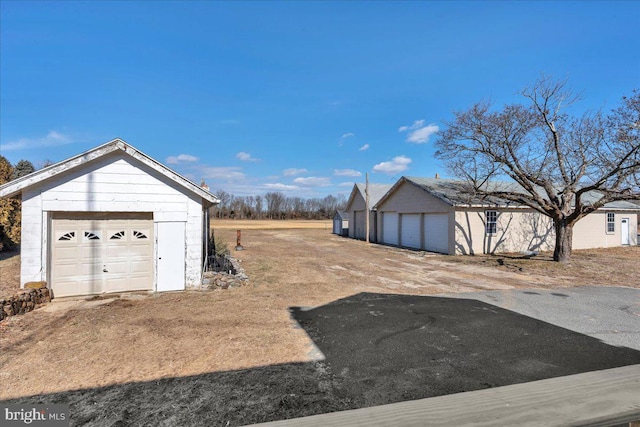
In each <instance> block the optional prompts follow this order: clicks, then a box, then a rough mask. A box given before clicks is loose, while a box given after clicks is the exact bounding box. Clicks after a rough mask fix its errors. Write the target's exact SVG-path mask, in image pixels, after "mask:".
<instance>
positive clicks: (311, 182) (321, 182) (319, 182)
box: [293, 176, 331, 187]
mask: <svg viewBox="0 0 640 427" xmlns="http://www.w3.org/2000/svg"><path fill="white" fill-rule="evenodd" d="M293 182H295V183H296V184H300V185H305V186H308V187H326V186H328V185H331V180H330V179H329V178H325V177H317V176H310V177H307V178H302V177H300V178H296V179H294V180H293Z"/></svg>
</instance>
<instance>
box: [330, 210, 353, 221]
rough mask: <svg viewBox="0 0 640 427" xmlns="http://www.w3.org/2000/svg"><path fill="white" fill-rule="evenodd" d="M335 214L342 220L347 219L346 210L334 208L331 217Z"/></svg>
mask: <svg viewBox="0 0 640 427" xmlns="http://www.w3.org/2000/svg"><path fill="white" fill-rule="evenodd" d="M336 216H339V217H340V218H342V219H343V220H348V219H349V214H348V213H347V212H345V211H343V210H342V209H337V210H336V213H335V214H334V215H333V217H334V218H335V217H336Z"/></svg>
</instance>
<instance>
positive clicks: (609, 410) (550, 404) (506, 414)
mask: <svg viewBox="0 0 640 427" xmlns="http://www.w3.org/2000/svg"><path fill="white" fill-rule="evenodd" d="M634 421H640V365H631V366H625V367H622V368H615V369H607V370H602V371H595V372H587V373H584V374H578V375H570V376H566V377H560V378H551V379H547V380H541V381H534V382H530V383H524V384H515V385H510V386H505V387H498V388H493V389H486V390H479V391H472V392H466V393H458V394H452V395H448V396H439V397H433V398H429V399H421V400H414V401H409V402H400V403H393V404H390V405H383V406H375V407H371V408H362V409H355V410H352V411H344V412H334V413H330V414H323V415H314V416H311V417H305V418H296V419H290V420H282V421H276V422H270V423H264V424H258V425H264V426H266V425H269V426H278V427H291V426H305V427H310V426H318V427H320V426H322V427H329V426H368V427H376V426H381V427H382V426H427V425H428V426H439V425H448V426H466V425H474V426H498V425H502V426H507V425H510V426H519V427H522V426H541V425H544V426H560V425H563V426H570V425H579V426H610V425H616V424H624V423H631V422H634Z"/></svg>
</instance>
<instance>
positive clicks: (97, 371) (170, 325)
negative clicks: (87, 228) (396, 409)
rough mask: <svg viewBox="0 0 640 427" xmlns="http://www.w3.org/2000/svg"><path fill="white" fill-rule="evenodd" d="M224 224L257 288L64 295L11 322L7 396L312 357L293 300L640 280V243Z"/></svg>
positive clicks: (2, 377)
mask: <svg viewBox="0 0 640 427" xmlns="http://www.w3.org/2000/svg"><path fill="white" fill-rule="evenodd" d="M213 224H214V228H215V230H216V233H217V234H218V236H221V237H222V238H223V239H225V240H226V241H228V242H229V243H230V245H229V246H230V248H233V246H234V245H235V235H236V232H235V230H236V229H241V230H243V234H242V235H243V240H242V243H243V245H244V248H245V250H243V251H238V252H235V251H232V252H233V255H234V256H236V257H237V258H238V259H240V260H241V262H242V265H243V266H244V268H245V270H246V272H247V274H248V275H249V277H250V283H249V285H248V286H246V287H243V288H238V289H229V290H224V291H223V290H217V291H206V292H205V291H187V292H176V293H164V294H155V295H128V296H127V295H123V296H121V297H117V298H113V297H107V298H100V299H95V298H94V299H88V300H87V299H82V298H80V299H75V300H73V299H72V300H66V301H65V300H57V301H54V302H53V303H51V304H49V305H47V306H45V307H43V308H40V309H38V310H36V311H34V312H32V313H29V314H27V315H24V316H15V317H12V318H10V319H8V320H6V321H3V322H0V367H1V370H0V384H2V387H0V399H8V398H15V397H19V396H29V395H34V394H39V393H52V392H60V391H65V390H73V389H79V388H95V387H99V386H105V385H109V384H121V383H128V382H139V381H153V380H158V379H161V378H172V377H184V376H187V375H198V374H204V373H211V372H222V371H230V370H237V369H243V368H253V367H259V366H265V365H274V364H285V363H291V362H305V361H309V360H311V353H310V351H311V350H312V342H311V341H310V340H309V338H308V337H307V335H306V334H305V333H304V332H303V330H302V329H300V328H297V327H296V325H295V322H293V321H292V319H291V318H290V315H289V309H290V308H291V307H295V306H318V305H322V304H326V303H329V302H331V301H334V300H336V299H339V298H343V297H347V296H349V295H353V294H356V293H360V292H378V293H404V294H436V293H443V292H469V291H478V290H485V289H506V288H512V287H517V288H531V287H544V288H556V287H563V286H579V285H593V284H596V285H603V286H607V285H612V286H613V285H615V286H633V287H640V281H639V280H638V277H640V265H639V263H638V259H640V247H628V248H615V249H608V250H593V251H577V252H576V253H575V255H574V260H573V261H572V263H571V264H569V265H558V264H555V263H553V262H551V261H549V260H548V255H547V254H543V255H541V256H539V257H537V258H534V259H530V260H525V259H519V258H517V257H507V256H501V257H498V256H495V257H493V256H478V257H448V256H443V255H435V254H429V253H423V252H415V251H407V250H400V249H396V248H390V247H385V246H380V245H368V244H366V243H365V242H361V241H356V240H352V239H347V238H343V237H339V236H335V235H333V234H331V224H330V222H319V223H313V224H312V223H309V222H306V221H305V222H302V221H273V222H268V223H262V224H260V223H257V222H256V223H255V224H253V223H249V224H247V223H244V222H238V221H236V222H233V221H214V223H213ZM321 224H322V225H321ZM299 226H300V227H301V228H297V227H299ZM292 227H295V228H292ZM325 227H326V228H325ZM18 259H19V257H17V256H14V257H10V258H8V259H4V260H1V261H0V268H1V270H0V282H2V284H3V286H4V284H5V283H12V281H15V268H16V265H17V263H18ZM14 286H15V285H14ZM8 384H11V386H7V385H8Z"/></svg>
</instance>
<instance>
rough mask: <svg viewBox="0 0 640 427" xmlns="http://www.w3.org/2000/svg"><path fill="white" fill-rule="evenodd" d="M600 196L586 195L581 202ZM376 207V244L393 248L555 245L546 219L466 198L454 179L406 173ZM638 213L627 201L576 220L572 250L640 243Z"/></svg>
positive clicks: (502, 203) (459, 251) (466, 250)
mask: <svg viewBox="0 0 640 427" xmlns="http://www.w3.org/2000/svg"><path fill="white" fill-rule="evenodd" d="M500 184H501V185H509V186H511V188H513V186H514V184H505V183H500ZM505 188H507V187H505ZM598 198H599V195H597V194H595V193H594V194H590V193H587V194H585V195H584V196H583V201H584V202H589V203H591V202H593V201H595V200H597V199H598ZM375 209H376V211H377V213H378V222H377V226H378V236H380V237H381V238H380V239H379V240H378V243H382V244H386V245H391V246H399V247H402V248H409V249H418V250H425V251H430V252H440V253H443V254H449V255H466V254H492V253H501V252H502V253H504V252H538V251H548V250H553V247H554V244H555V230H554V226H553V223H552V222H551V220H550V219H549V218H548V217H546V216H543V215H541V214H539V213H538V212H535V211H534V210H533V209H531V208H529V207H527V206H524V205H518V204H516V203H513V202H507V201H506V200H502V199H498V198H495V197H489V198H484V199H482V198H477V197H473V196H468V195H466V193H465V185H464V183H463V182H461V181H456V180H450V179H431V178H419V177H404V176H403V177H402V178H400V179H399V180H398V182H396V183H395V184H394V185H393V187H392V188H391V189H390V190H389V191H388V192H387V193H386V194H385V195H384V196H382V198H380V200H379V201H378V203H377V204H376V206H375ZM638 213H640V206H638V205H635V204H633V203H631V202H628V201H617V202H611V203H608V204H606V205H605V206H604V207H603V208H601V209H598V210H596V211H595V212H593V213H591V214H589V215H587V216H586V217H584V218H582V219H580V220H579V221H578V222H577V223H576V224H575V226H574V229H573V249H591V248H609V247H615V246H628V245H636V244H638V239H637V236H636V232H635V230H636V227H637V222H638V220H637V218H638Z"/></svg>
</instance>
